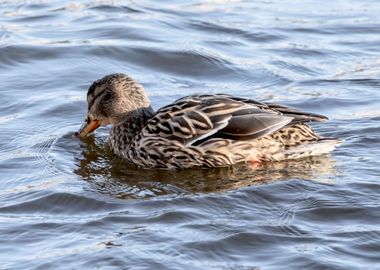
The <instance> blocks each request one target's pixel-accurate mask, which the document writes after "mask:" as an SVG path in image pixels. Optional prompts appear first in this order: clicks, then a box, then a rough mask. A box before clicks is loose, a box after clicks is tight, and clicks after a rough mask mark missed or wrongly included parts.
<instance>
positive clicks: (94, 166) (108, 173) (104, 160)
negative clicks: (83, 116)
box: [74, 137, 335, 198]
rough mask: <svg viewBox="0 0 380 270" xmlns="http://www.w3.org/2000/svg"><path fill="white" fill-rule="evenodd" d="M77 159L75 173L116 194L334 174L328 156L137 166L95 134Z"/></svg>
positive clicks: (212, 189) (216, 189)
mask: <svg viewBox="0 0 380 270" xmlns="http://www.w3.org/2000/svg"><path fill="white" fill-rule="evenodd" d="M77 160H78V164H77V169H76V170H75V171H74V173H76V174H77V175H79V176H80V177H81V178H83V179H84V180H86V181H88V182H89V184H90V188H92V189H95V190H96V191H97V192H101V193H105V194H107V195H111V196H115V197H118V198H141V197H151V196H157V195H166V194H180V193H198V192H219V191H225V190H231V189H236V188H239V187H244V186H250V185H258V184H263V183H268V182H272V181H278V180H288V179H303V180H314V181H321V182H327V181H329V180H328V179H331V178H332V177H331V176H332V175H334V174H335V169H334V161H333V160H332V159H331V157H330V156H318V157H310V158H308V159H303V160H297V161H286V162H276V163H265V164H262V165H248V164H239V165H235V166H231V167H226V168H213V169H202V168H198V169H186V170H174V171H173V170H154V169H149V170H148V169H138V168H136V167H133V166H132V165H129V164H127V163H126V162H125V161H123V160H122V159H121V158H119V157H117V156H116V155H114V154H113V153H112V152H111V151H110V149H109V147H108V145H107V143H106V141H103V140H101V139H96V140H95V139H94V137H88V138H86V140H85V141H83V151H82V153H81V155H80V156H79V157H77Z"/></svg>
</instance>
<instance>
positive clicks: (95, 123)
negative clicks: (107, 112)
mask: <svg viewBox="0 0 380 270" xmlns="http://www.w3.org/2000/svg"><path fill="white" fill-rule="evenodd" d="M99 126H100V121H99V120H90V121H89V122H84V123H83V125H82V126H81V127H80V129H79V131H78V132H77V134H76V135H77V137H79V138H81V139H82V138H84V137H86V135H87V134H89V133H91V132H93V131H94V130H95V129H97V128H98V127H99Z"/></svg>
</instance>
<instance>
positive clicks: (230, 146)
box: [78, 74, 339, 168]
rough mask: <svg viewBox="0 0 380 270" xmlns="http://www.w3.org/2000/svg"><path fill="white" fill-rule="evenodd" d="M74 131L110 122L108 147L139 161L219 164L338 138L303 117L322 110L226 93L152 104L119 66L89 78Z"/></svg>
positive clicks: (322, 148)
mask: <svg viewBox="0 0 380 270" xmlns="http://www.w3.org/2000/svg"><path fill="white" fill-rule="evenodd" d="M87 102H88V116H87V122H86V123H85V124H84V125H83V126H82V128H81V130H80V131H79V134H78V136H79V137H84V136H86V135H87V134H88V133H90V132H92V131H94V130H95V129H96V128H97V127H98V126H100V125H108V124H111V125H112V129H111V132H110V138H109V143H110V146H111V149H112V150H113V151H114V152H115V153H116V154H117V155H119V156H121V157H123V158H125V159H126V160H127V161H129V162H131V163H133V164H135V165H137V166H139V167H146V168H190V167H195V166H205V167H220V166H228V165H232V164H235V163H238V162H247V161H251V162H262V161H281V160H285V159H297V158H302V157H306V156H310V155H320V154H325V153H328V152H330V151H331V150H333V149H334V148H335V146H336V145H337V144H338V143H339V140H338V139H331V138H329V139H327V138H321V137H319V136H318V135H317V134H316V133H315V132H314V131H313V130H312V129H311V128H310V127H309V126H308V125H307V124H306V123H307V122H310V121H323V120H326V119H327V118H326V117H325V116H322V115H318V114H313V113H306V112H302V111H298V110H296V109H294V108H290V107H287V106H283V105H278V104H269V103H261V102H257V101H254V100H251V99H244V98H238V97H233V96H229V95H221V94H219V95H192V96H187V97H183V98H181V99H178V100H177V101H175V102H174V103H172V104H170V105H168V106H166V107H163V108H161V109H159V110H158V111H157V112H154V111H153V109H152V107H151V106H150V101H149V99H148V97H147V95H146V93H145V91H144V88H143V87H142V86H141V85H140V84H138V83H137V82H136V81H134V80H133V79H132V78H130V77H128V76H127V75H124V74H112V75H108V76H105V77H104V78H102V79H100V80H97V81H95V82H94V83H93V84H92V85H91V87H90V88H89V90H88V93H87Z"/></svg>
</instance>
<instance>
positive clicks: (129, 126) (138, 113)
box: [109, 107, 154, 156]
mask: <svg viewBox="0 0 380 270" xmlns="http://www.w3.org/2000/svg"><path fill="white" fill-rule="evenodd" d="M153 115H154V110H153V109H152V107H147V108H140V109H137V110H135V111H132V112H129V113H128V114H126V115H125V116H124V117H123V120H122V121H120V122H119V123H118V124H116V125H113V126H112V128H111V131H110V137H109V144H110V147H111V149H112V151H113V152H114V153H115V154H117V155H119V156H125V155H126V152H127V151H128V149H129V146H130V145H131V143H132V142H133V140H134V139H135V137H136V136H137V135H138V134H139V133H140V131H141V130H142V129H143V127H144V126H145V125H146V123H147V122H148V121H149V119H151V118H152V117H153Z"/></svg>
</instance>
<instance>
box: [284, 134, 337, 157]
mask: <svg viewBox="0 0 380 270" xmlns="http://www.w3.org/2000/svg"><path fill="white" fill-rule="evenodd" d="M341 143H342V140H340V139H337V138H320V139H318V140H317V141H313V142H310V143H306V144H300V145H298V146H295V147H291V148H289V149H287V150H286V151H285V156H286V158H287V159H299V158H304V157H307V156H319V155H324V154H328V153H330V152H331V151H333V150H334V149H335V148H336V147H337V146H338V145H339V144H341Z"/></svg>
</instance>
